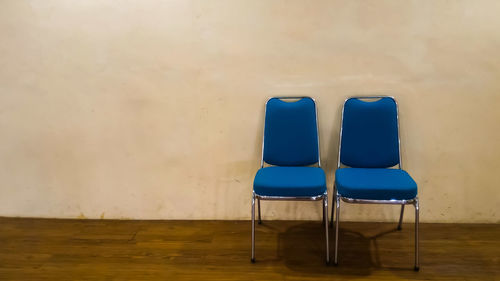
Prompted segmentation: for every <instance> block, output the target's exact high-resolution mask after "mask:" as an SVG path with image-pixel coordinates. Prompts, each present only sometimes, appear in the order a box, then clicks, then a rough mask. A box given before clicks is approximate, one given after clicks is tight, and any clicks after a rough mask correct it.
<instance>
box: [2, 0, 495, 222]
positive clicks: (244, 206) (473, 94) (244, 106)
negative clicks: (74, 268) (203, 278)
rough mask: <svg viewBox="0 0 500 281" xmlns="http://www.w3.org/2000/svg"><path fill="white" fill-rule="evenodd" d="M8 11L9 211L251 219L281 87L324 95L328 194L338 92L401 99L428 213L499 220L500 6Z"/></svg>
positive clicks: (14, 4)
mask: <svg viewBox="0 0 500 281" xmlns="http://www.w3.org/2000/svg"><path fill="white" fill-rule="evenodd" d="M0 6H1V8H0V34H2V35H3V37H2V39H0V128H1V130H2V137H1V141H0V179H1V183H2V184H1V185H0V215H1V216H35V217H71V218H75V217H79V216H80V214H83V213H85V216H86V217H88V218H99V217H103V215H102V214H104V213H106V218H134V219H248V218H249V215H250V196H251V188H252V180H253V175H254V174H255V172H256V171H257V169H258V166H259V163H260V151H261V147H260V145H261V137H262V122H263V113H264V110H263V107H264V102H265V100H266V99H267V98H268V97H270V96H277V95H280V96H283V95H301V96H302V95H310V96H314V97H315V98H316V100H317V101H318V103H319V117H320V126H321V137H322V139H321V146H322V152H323V154H322V155H323V159H322V162H323V163H324V167H325V170H326V171H327V172H328V182H329V188H330V189H331V188H332V186H331V183H332V173H333V169H334V167H335V166H336V157H337V144H338V130H339V118H340V106H341V103H342V102H343V100H344V99H345V98H346V97H347V96H350V95H362V94H390V95H394V96H396V97H397V99H398V101H399V104H400V110H401V126H402V132H401V133H402V145H403V151H402V152H403V155H404V156H403V160H404V164H405V168H406V169H407V170H408V171H410V172H411V173H412V175H413V176H414V177H415V179H416V181H417V183H418V184H419V187H420V195H419V196H420V198H421V201H422V207H421V220H422V221H424V222H499V221H500V220H499V218H498V215H497V214H498V213H499V212H498V211H499V207H498V206H499V205H498V202H499V201H500V192H499V189H498V183H499V182H500V178H499V175H500V165H498V161H499V159H500V131H499V130H497V128H498V121H499V120H500V111H499V110H498V108H499V106H500V82H499V81H500V79H499V78H500V56H499V55H498V49H499V48H498V47H499V46H500V20H499V19H498V16H497V15H498V13H499V12H500V3H499V2H498V1H452V2H450V1H404V2H401V1H377V3H376V4H374V3H370V2H366V1H348V2H346V1H316V2H314V4H311V3H305V2H303V1H287V2H286V3H285V2H274V1H273V2H269V1H222V0H220V1H211V2H210V3H208V2H204V1H168V2H156V1H140V2H130V3H124V2H120V3H118V2H116V1H106V2H103V1H93V0H91V1H84V2H83V1H82V2H71V3H67V2H65V1H60V0H54V1H43V2H29V1H3V2H2V4H0ZM345 206H346V207H345V208H343V210H342V217H343V218H344V219H346V220H369V219H370V220H371V219H374V220H388V221H389V220H390V221H395V220H397V218H398V208H395V207H391V206H352V205H351V206H347V205H345ZM263 215H264V218H265V219H317V220H319V219H321V206H320V204H314V203H303V202H302V203H294V202H275V203H271V202H265V203H263ZM406 216H407V217H406V218H407V220H408V221H411V217H412V212H406Z"/></svg>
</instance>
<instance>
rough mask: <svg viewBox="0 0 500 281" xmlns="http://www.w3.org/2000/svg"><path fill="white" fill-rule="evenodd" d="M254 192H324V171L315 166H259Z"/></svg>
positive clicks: (287, 193) (282, 194) (295, 193)
mask: <svg viewBox="0 0 500 281" xmlns="http://www.w3.org/2000/svg"><path fill="white" fill-rule="evenodd" d="M253 188H254V192H255V194H257V195H263V196H283V197H301V196H307V197H310V196H317V195H323V194H324V193H325V192H326V178H325V172H324V171H323V169H321V168H317V167H266V168H261V169H260V170H259V171H258V172H257V175H256V176H255V180H254V183H253Z"/></svg>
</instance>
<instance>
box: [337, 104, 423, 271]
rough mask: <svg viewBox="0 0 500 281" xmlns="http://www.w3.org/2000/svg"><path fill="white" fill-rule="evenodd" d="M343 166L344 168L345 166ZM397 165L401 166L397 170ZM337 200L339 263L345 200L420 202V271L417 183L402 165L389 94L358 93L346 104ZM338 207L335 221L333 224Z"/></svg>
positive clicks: (394, 108) (395, 115) (395, 109)
mask: <svg viewBox="0 0 500 281" xmlns="http://www.w3.org/2000/svg"><path fill="white" fill-rule="evenodd" d="M341 165H342V168H341ZM396 167H397V168H396ZM333 196H334V197H333V201H334V202H333V203H332V204H335V209H336V211H335V212H336V218H335V220H336V226H335V260H334V262H335V264H338V240H339V222H340V200H341V199H342V201H344V202H347V203H362V204H363V203H364V204H396V205H401V214H400V217H399V224H398V230H400V229H401V223H402V220H403V212H404V206H405V205H406V204H412V205H414V206H415V270H419V260H418V220H419V218H418V217H419V203H418V197H417V184H416V183H415V181H414V180H413V179H412V178H411V176H410V175H409V174H408V173H407V172H406V171H404V170H403V169H402V165H401V150H400V138H399V118H398V106H397V103H396V100H395V99H394V98H392V97H387V96H374V97H352V98H348V99H347V100H346V101H345V102H344V108H343V111H342V126H341V128H340V140H339V157H338V161H337V170H336V172H335V182H334V195H333ZM333 217H334V208H332V217H331V224H332V225H333Z"/></svg>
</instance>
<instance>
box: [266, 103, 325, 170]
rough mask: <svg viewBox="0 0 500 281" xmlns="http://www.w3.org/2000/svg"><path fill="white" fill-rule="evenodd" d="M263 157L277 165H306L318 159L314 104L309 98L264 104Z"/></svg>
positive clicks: (267, 161)
mask: <svg viewBox="0 0 500 281" xmlns="http://www.w3.org/2000/svg"><path fill="white" fill-rule="evenodd" d="M264 161H265V162H266V163H268V164H271V165H277V166H307V165H311V164H314V163H317V162H318V132H317V126H316V106H315V104H314V101H313V100H312V99H311V98H302V99H300V100H298V101H295V102H285V101H282V100H280V99H279V98H272V99H270V100H269V101H268V102H267V104H266V120H265V129H264Z"/></svg>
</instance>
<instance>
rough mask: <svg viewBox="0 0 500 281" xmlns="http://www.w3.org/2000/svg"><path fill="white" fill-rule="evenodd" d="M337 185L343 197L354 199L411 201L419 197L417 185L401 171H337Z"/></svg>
mask: <svg viewBox="0 0 500 281" xmlns="http://www.w3.org/2000/svg"><path fill="white" fill-rule="evenodd" d="M335 185H336V186H337V191H338V193H339V194H340V195H341V196H342V197H348V198H353V199H371V200H393V199H395V200H409V199H413V198H415V197H416V196H417V184H416V183H415V181H414V180H413V179H412V178H411V176H410V175H409V174H408V173H407V172H406V171H404V170H400V169H378V168H377V169H374V168H343V169H337V171H336V172H335Z"/></svg>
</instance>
